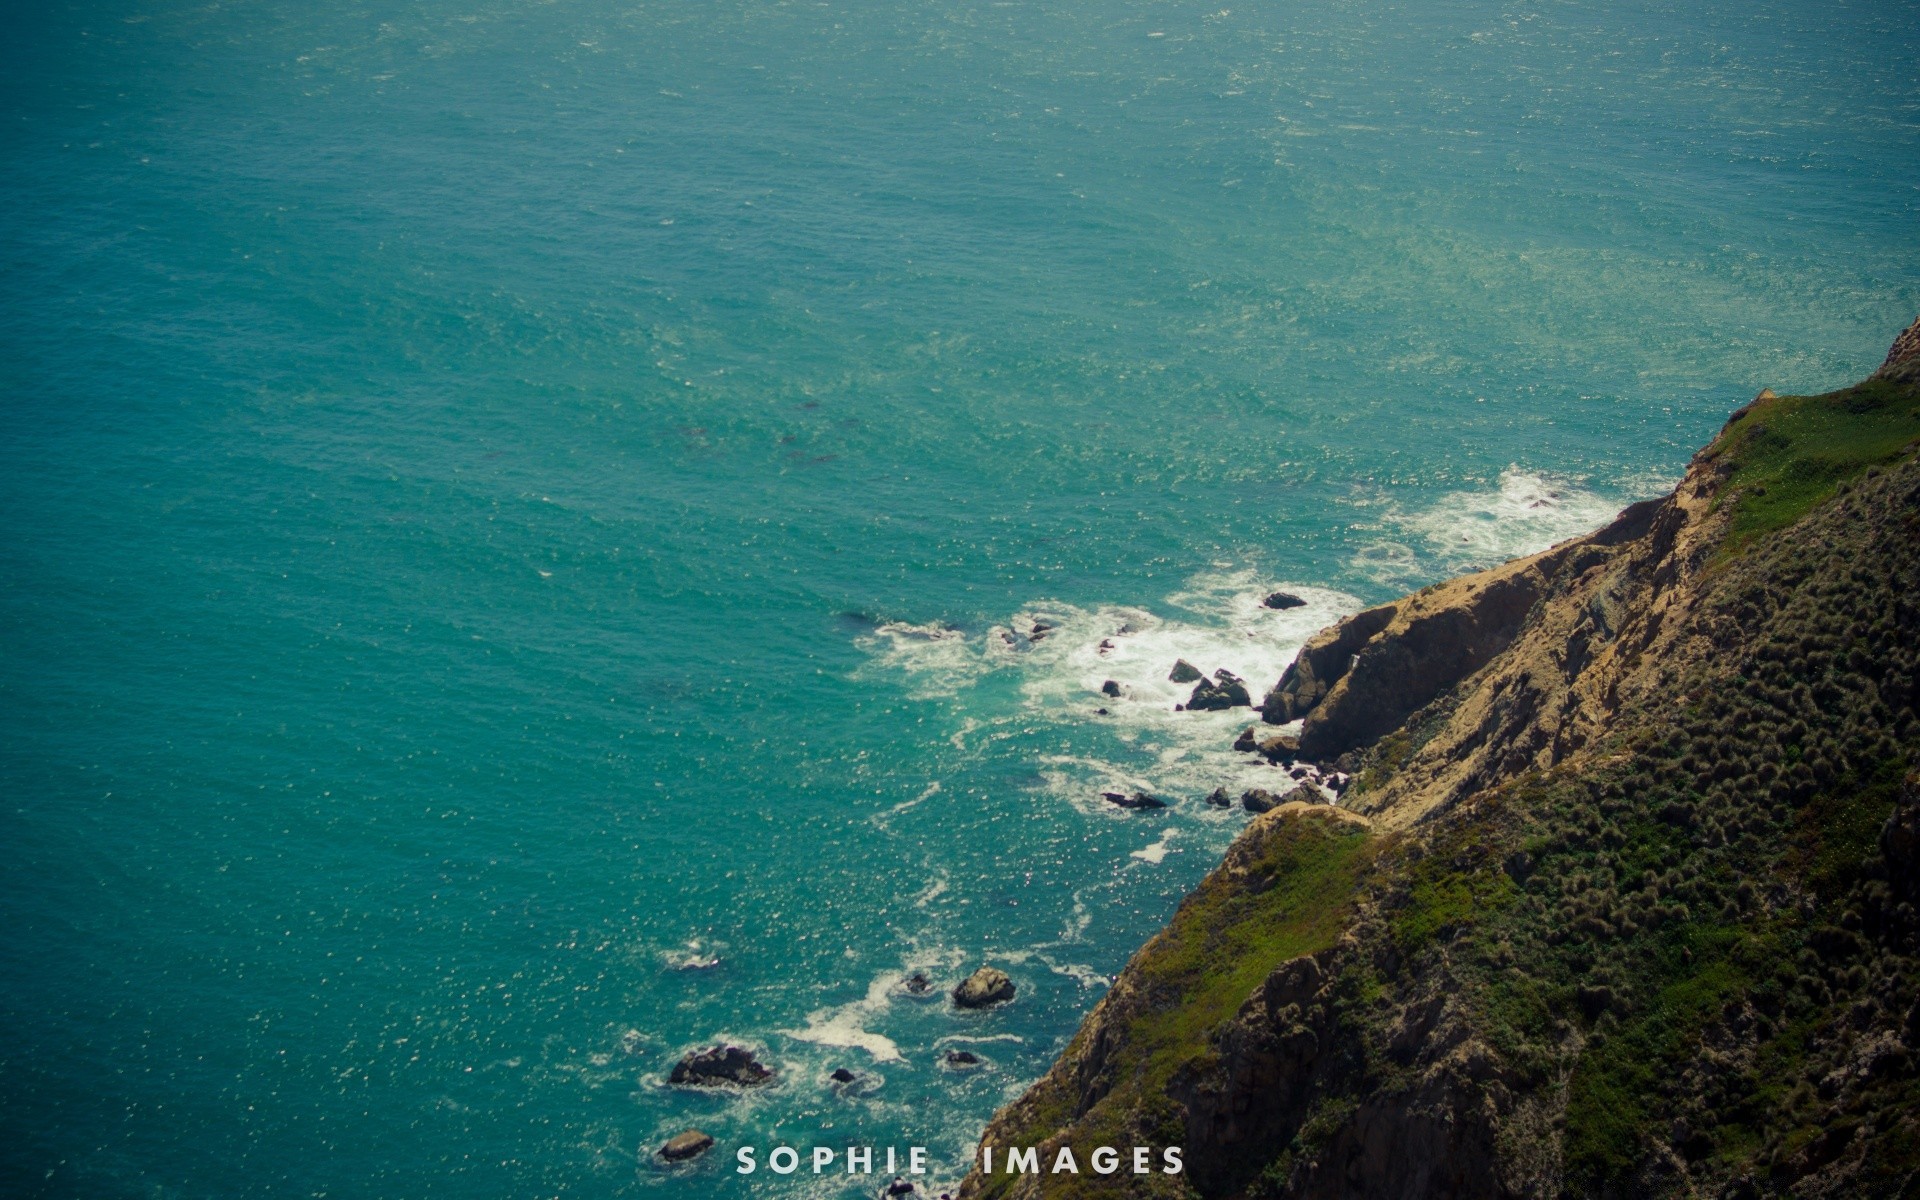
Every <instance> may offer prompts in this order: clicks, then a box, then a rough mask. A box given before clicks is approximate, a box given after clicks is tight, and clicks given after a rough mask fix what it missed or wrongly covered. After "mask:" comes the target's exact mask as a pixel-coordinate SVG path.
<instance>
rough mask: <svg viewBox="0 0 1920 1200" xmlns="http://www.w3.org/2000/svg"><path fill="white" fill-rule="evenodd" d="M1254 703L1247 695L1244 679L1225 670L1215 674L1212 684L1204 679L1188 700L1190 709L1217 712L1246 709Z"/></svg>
mask: <svg viewBox="0 0 1920 1200" xmlns="http://www.w3.org/2000/svg"><path fill="white" fill-rule="evenodd" d="M1252 703H1253V698H1252V697H1251V696H1249V695H1247V684H1246V681H1245V680H1244V679H1241V678H1240V677H1239V676H1238V675H1235V674H1234V673H1233V672H1232V671H1228V670H1226V669H1224V668H1222V669H1221V670H1218V671H1215V672H1214V673H1213V680H1212V682H1208V681H1207V680H1205V679H1203V680H1201V681H1200V683H1199V685H1198V686H1197V687H1195V688H1194V689H1193V695H1192V697H1190V698H1189V699H1188V700H1187V707H1188V708H1189V709H1202V710H1205V711H1209V712H1217V711H1220V710H1222V709H1228V708H1246V707H1248V706H1249V705H1251V704H1252Z"/></svg>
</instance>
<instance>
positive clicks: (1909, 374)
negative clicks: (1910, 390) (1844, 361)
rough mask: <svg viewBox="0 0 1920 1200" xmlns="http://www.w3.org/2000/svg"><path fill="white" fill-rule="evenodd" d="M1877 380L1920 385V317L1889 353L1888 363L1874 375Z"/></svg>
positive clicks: (1882, 364) (1908, 327)
mask: <svg viewBox="0 0 1920 1200" xmlns="http://www.w3.org/2000/svg"><path fill="white" fill-rule="evenodd" d="M1873 378H1875V379H1891V380H1893V381H1895V382H1897V383H1920V317H1916V318H1915V319H1914V322H1913V324H1911V325H1909V326H1907V327H1906V329H1905V330H1904V331H1903V332H1902V333H1901V334H1900V336H1899V337H1897V338H1895V339H1893V346H1892V348H1890V349H1889V350H1888V351H1887V361H1886V362H1884V363H1881V364H1880V369H1879V370H1878V371H1875V372H1874V373H1873Z"/></svg>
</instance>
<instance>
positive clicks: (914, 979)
mask: <svg viewBox="0 0 1920 1200" xmlns="http://www.w3.org/2000/svg"><path fill="white" fill-rule="evenodd" d="M900 990H901V991H903V992H905V993H906V994H907V995H909V996H931V995H933V981H932V980H931V979H928V978H927V974H926V972H925V971H915V972H914V973H913V974H911V975H909V976H907V977H906V978H905V979H902V980H901V981H900Z"/></svg>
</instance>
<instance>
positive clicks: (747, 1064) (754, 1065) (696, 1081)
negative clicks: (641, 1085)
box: [667, 1046, 773, 1087]
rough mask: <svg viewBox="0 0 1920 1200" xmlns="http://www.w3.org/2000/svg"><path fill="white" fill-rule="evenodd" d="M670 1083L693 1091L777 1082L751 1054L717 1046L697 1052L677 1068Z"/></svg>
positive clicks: (737, 1049) (679, 1063) (676, 1064)
mask: <svg viewBox="0 0 1920 1200" xmlns="http://www.w3.org/2000/svg"><path fill="white" fill-rule="evenodd" d="M667 1082H668V1083H679V1084H685V1085H687V1086H689V1087H760V1086H762V1085H765V1084H768V1083H772V1082H773V1072H772V1071H769V1070H767V1069H766V1068H765V1067H763V1066H761V1065H760V1063H759V1061H758V1060H756V1059H755V1058H754V1057H753V1052H752V1051H751V1050H747V1049H744V1048H742V1047H740V1046H714V1047H712V1048H711V1049H707V1050H695V1051H693V1052H691V1053H689V1054H688V1055H687V1056H686V1057H685V1058H683V1059H681V1060H680V1061H679V1062H677V1063H675V1064H673V1074H671V1075H669V1076H667Z"/></svg>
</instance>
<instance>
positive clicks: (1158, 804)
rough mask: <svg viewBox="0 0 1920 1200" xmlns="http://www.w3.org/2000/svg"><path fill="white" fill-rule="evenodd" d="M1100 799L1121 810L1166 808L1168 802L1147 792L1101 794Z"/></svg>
mask: <svg viewBox="0 0 1920 1200" xmlns="http://www.w3.org/2000/svg"><path fill="white" fill-rule="evenodd" d="M1100 798H1101V799H1102V800H1105V801H1106V802H1107V803H1108V804H1113V805H1117V806H1119V807H1121V808H1165V807H1166V806H1167V802H1166V801H1165V800H1162V799H1160V798H1159V797H1157V796H1149V795H1147V794H1146V793H1145V792H1101V793H1100Z"/></svg>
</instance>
